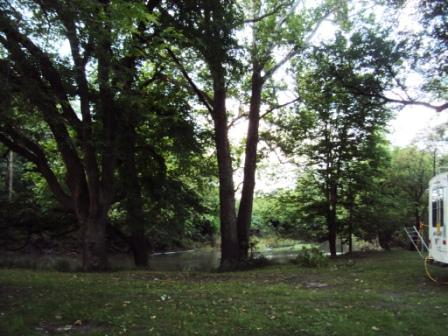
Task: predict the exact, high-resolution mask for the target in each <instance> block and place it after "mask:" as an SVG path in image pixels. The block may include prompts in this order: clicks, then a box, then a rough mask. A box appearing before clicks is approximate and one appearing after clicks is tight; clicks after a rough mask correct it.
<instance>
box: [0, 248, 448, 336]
mask: <svg viewBox="0 0 448 336" xmlns="http://www.w3.org/2000/svg"><path fill="white" fill-rule="evenodd" d="M433 271H434V273H435V275H438V276H444V277H445V278H447V275H448V269H437V268H434V269H433ZM447 324H448V287H442V286H439V285H437V284H435V283H432V282H430V281H429V280H427V279H426V277H425V275H424V270H423V265H422V262H421V260H420V259H419V258H418V256H417V255H416V253H412V252H407V251H394V252H391V253H370V254H362V255H358V256H357V257H353V258H352V259H348V258H340V259H337V260H333V261H331V262H330V265H329V266H328V267H325V268H319V269H307V268H300V267H298V266H296V265H282V266H272V267H267V268H263V269H259V270H253V271H247V272H235V273H168V272H166V273H160V272H146V271H132V272H130V271H127V272H114V273H107V274H83V273H76V274H75V273H57V272H43V271H26V270H18V269H1V270H0V335H45V334H49V335H270V336H271V335H344V336H346V335H394V336H396V335H407V336H409V335H432V336H435V335H444V334H446V326H447ZM64 329H66V330H64Z"/></svg>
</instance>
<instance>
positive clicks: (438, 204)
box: [432, 188, 444, 227]
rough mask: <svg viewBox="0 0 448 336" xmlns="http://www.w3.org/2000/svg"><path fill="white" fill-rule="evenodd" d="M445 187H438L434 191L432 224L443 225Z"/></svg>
mask: <svg viewBox="0 0 448 336" xmlns="http://www.w3.org/2000/svg"><path fill="white" fill-rule="evenodd" d="M443 222H444V216H443V189H442V188H436V189H434V190H433V192H432V226H433V227H437V226H443Z"/></svg>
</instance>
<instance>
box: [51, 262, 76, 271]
mask: <svg viewBox="0 0 448 336" xmlns="http://www.w3.org/2000/svg"><path fill="white" fill-rule="evenodd" d="M53 269H54V270H55V271H58V272H70V271H71V269H72V267H71V265H70V262H69V261H68V260H66V259H58V260H56V261H55V263H54V266H53Z"/></svg>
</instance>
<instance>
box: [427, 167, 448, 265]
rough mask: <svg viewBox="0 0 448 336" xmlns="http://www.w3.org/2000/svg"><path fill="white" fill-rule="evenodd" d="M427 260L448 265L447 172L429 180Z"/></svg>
mask: <svg viewBox="0 0 448 336" xmlns="http://www.w3.org/2000/svg"><path fill="white" fill-rule="evenodd" d="M428 213H429V221H428V226H429V233H428V234H429V244H428V257H429V260H431V261H433V262H434V263H437V264H443V265H446V266H448V232H447V231H448V228H447V226H448V220H447V215H448V172H444V173H440V174H438V175H436V176H434V177H433V178H432V179H431V181H429V207H428Z"/></svg>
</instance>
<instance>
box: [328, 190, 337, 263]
mask: <svg viewBox="0 0 448 336" xmlns="http://www.w3.org/2000/svg"><path fill="white" fill-rule="evenodd" d="M336 198H337V189H336V187H335V186H331V187H330V194H329V208H328V210H327V226H328V242H329V245H330V254H331V256H332V257H336V255H337V253H336V249H337V247H336V238H337V222H336Z"/></svg>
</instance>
